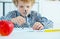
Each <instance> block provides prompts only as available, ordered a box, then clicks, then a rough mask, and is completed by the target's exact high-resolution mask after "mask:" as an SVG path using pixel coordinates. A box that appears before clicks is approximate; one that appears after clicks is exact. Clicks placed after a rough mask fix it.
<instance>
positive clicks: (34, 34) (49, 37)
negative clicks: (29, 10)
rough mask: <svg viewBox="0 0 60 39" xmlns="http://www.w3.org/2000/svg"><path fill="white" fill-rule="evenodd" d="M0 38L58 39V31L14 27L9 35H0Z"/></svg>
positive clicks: (59, 37)
mask: <svg viewBox="0 0 60 39" xmlns="http://www.w3.org/2000/svg"><path fill="white" fill-rule="evenodd" d="M0 39H60V32H44V30H41V31H38V30H36V31H35V30H34V31H33V30H32V29H31V28H30V29H29V28H24V29H22V28H14V30H13V32H12V33H11V34H10V35H9V36H0Z"/></svg>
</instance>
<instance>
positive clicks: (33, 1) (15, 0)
mask: <svg viewBox="0 0 60 39" xmlns="http://www.w3.org/2000/svg"><path fill="white" fill-rule="evenodd" d="M20 1H22V2H24V3H29V2H31V4H32V5H33V4H34V3H35V0H13V3H14V4H15V5H16V6H18V2H20Z"/></svg>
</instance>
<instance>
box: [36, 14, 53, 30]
mask: <svg viewBox="0 0 60 39" xmlns="http://www.w3.org/2000/svg"><path fill="white" fill-rule="evenodd" d="M36 22H40V23H41V24H42V25H43V26H44V29H48V28H53V22H52V21H51V20H48V19H47V18H46V17H42V16H41V15H40V14H39V13H38V14H37V16H36Z"/></svg>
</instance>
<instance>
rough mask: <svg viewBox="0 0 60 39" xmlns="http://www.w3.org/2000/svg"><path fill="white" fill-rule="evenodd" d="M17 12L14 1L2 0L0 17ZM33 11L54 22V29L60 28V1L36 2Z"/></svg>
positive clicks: (46, 0)
mask: <svg viewBox="0 0 60 39" xmlns="http://www.w3.org/2000/svg"><path fill="white" fill-rule="evenodd" d="M13 10H17V8H16V7H15V5H14V4H13V3H12V0H0V17H1V16H5V15H7V14H8V12H10V11H13ZM32 10H34V11H37V12H39V13H40V14H41V15H42V16H44V17H46V18H48V19H50V20H52V21H53V22H54V26H53V27H54V28H60V0H36V3H35V4H34V6H33V8H32Z"/></svg>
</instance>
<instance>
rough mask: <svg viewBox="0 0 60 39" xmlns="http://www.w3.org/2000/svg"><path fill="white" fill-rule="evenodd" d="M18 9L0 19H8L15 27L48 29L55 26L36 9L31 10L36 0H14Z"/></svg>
mask: <svg viewBox="0 0 60 39" xmlns="http://www.w3.org/2000/svg"><path fill="white" fill-rule="evenodd" d="M13 3H14V4H15V6H16V7H17V9H18V10H15V11H11V12H9V13H8V14H7V16H4V17H1V18H0V20H8V21H11V22H13V23H14V25H15V27H18V28H20V27H31V28H33V30H41V29H48V28H51V27H53V22H52V21H51V20H48V19H47V18H45V17H42V16H41V15H40V14H39V13H37V12H36V11H31V8H32V6H33V4H34V3H35V0H13Z"/></svg>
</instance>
